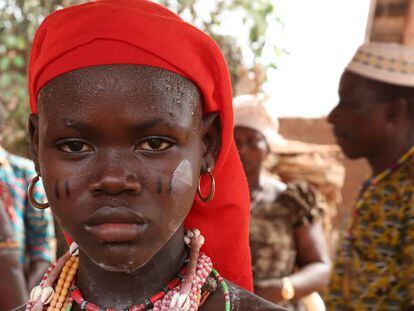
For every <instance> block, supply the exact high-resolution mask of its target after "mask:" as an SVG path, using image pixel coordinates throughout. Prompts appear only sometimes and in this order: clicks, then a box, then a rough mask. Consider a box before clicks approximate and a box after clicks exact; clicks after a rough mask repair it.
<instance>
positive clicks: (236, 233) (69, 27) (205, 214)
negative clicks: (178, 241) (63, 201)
mask: <svg viewBox="0 0 414 311" xmlns="http://www.w3.org/2000/svg"><path fill="white" fill-rule="evenodd" d="M105 64H139V65H147V66H155V67H160V68H163V69H166V70H169V71H172V72H175V73H177V74H180V75H182V76H184V77H186V78H188V79H190V80H192V81H193V82H194V83H195V84H197V86H198V87H199V89H200V91H201V93H202V95H203V98H204V113H208V112H213V111H218V112H219V114H220V117H221V122H222V147H221V150H220V153H219V156H218V160H217V163H216V167H215V169H214V172H213V174H214V177H215V180H216V193H215V196H214V199H213V200H212V201H211V202H210V203H208V204H204V203H202V202H201V201H200V200H199V199H198V197H197V196H196V198H195V200H194V205H193V208H192V210H191V211H190V214H189V215H188V217H187V219H186V222H185V225H186V227H188V228H199V229H200V230H201V232H202V233H203V235H204V236H205V238H206V243H205V245H204V248H203V250H204V251H205V252H206V253H207V254H208V255H209V256H210V257H211V258H212V260H213V263H214V265H215V267H216V268H217V269H218V271H220V273H221V274H222V275H223V276H224V277H226V278H227V279H228V280H230V281H232V282H234V283H236V284H238V285H240V286H242V287H244V288H246V289H248V290H252V276H251V266H250V251H249V246H248V226H249V217H250V216H249V204H250V203H249V195H248V187H247V182H246V179H245V176H244V173H243V170H242V166H241V163H240V160H239V157H238V154H237V149H236V147H235V143H234V140H233V111H232V92H231V85H230V79H229V74H228V70H227V66H226V62H225V60H224V58H223V55H222V54H221V52H220V50H219V48H218V47H217V45H216V43H215V42H214V41H213V40H212V39H210V38H209V37H208V36H207V35H205V34H204V33H203V32H201V31H200V30H198V29H197V28H195V27H193V26H191V25H189V24H188V23H186V22H184V21H183V20H181V18H179V17H178V16H177V15H175V14H174V13H172V12H171V11H169V10H167V9H166V8H164V7H162V6H160V5H158V4H155V3H153V2H150V1H146V0H117V1H110V0H101V1H96V2H90V3H87V4H83V5H79V6H74V7H70V8H66V9H63V10H59V11H56V12H54V13H52V14H51V15H49V16H48V17H47V18H46V19H45V21H44V22H43V23H42V25H41V26H40V27H39V29H38V31H37V33H36V36H35V39H34V42H33V47H32V51H31V56H30V65H29V90H30V108H31V111H32V112H33V113H36V111H37V94H38V92H39V90H40V88H41V87H42V86H43V85H45V84H46V83H47V82H48V81H50V80H52V79H53V78H56V77H57V76H59V75H62V74H64V73H66V72H70V71H73V70H76V69H80V68H84V67H89V66H97V65H105ZM206 181H208V180H207V179H206V180H203V183H202V189H204V192H203V193H207V192H208V189H207V188H208V187H209V183H208V182H206Z"/></svg>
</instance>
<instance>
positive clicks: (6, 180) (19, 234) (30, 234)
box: [0, 147, 55, 264]
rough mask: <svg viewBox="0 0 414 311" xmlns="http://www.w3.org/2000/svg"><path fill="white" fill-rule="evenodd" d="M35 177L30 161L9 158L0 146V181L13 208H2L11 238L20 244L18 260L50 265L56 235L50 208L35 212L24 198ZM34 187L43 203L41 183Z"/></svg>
mask: <svg viewBox="0 0 414 311" xmlns="http://www.w3.org/2000/svg"><path fill="white" fill-rule="evenodd" d="M35 175H36V173H35V170H34V165H33V163H32V162H31V161H30V160H28V159H25V158H22V157H18V156H15V155H12V154H10V153H8V152H7V151H5V150H4V149H2V148H1V147H0V181H1V182H2V185H6V186H7V187H8V190H9V191H10V194H11V197H12V201H13V202H12V204H13V206H12V209H10V208H9V207H7V206H6V207H5V208H6V209H7V211H8V214H9V217H10V221H11V225H12V228H13V231H14V234H15V235H14V238H15V239H16V241H17V242H18V243H19V250H20V260H21V262H22V263H24V264H27V263H28V262H30V261H35V260H44V261H48V262H51V261H52V260H53V259H54V253H53V252H52V245H53V243H54V242H55V241H54V237H55V234H54V226H53V218H52V215H51V212H50V209H46V210H38V209H36V208H34V207H33V206H31V205H30V203H29V201H28V198H27V186H28V184H29V182H30V180H31V179H32V178H33V177H34V176H35ZM36 186H37V187H35V191H34V197H35V199H36V200H38V201H39V202H43V201H46V197H45V194H44V190H43V187H42V186H41V182H38V184H37V185H36ZM0 193H1V188H0Z"/></svg>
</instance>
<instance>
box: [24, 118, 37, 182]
mask: <svg viewBox="0 0 414 311" xmlns="http://www.w3.org/2000/svg"><path fill="white" fill-rule="evenodd" d="M27 127H28V130H29V154H30V158H31V159H32V160H33V162H34V164H35V169H36V173H37V174H38V175H40V168H39V118H38V116H37V115H36V114H33V113H32V114H30V116H29V121H28V124H27Z"/></svg>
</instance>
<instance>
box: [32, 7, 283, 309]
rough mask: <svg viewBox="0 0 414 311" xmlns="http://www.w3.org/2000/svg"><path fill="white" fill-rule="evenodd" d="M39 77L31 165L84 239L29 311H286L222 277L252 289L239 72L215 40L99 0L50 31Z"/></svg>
mask: <svg viewBox="0 0 414 311" xmlns="http://www.w3.org/2000/svg"><path fill="white" fill-rule="evenodd" d="M29 75H30V77H29V80H30V81H29V84H30V85H29V87H30V95H31V110H32V114H31V115H30V120H29V130H30V138H31V152H32V157H33V159H34V161H35V163H36V169H37V172H38V174H39V176H40V175H41V176H42V179H43V182H44V186H45V189H46V193H47V197H48V200H49V202H48V205H50V207H51V208H52V210H53V212H54V213H55V215H56V217H57V219H58V220H59V221H60V223H61V225H62V227H63V228H64V229H65V231H66V232H67V233H68V234H69V235H70V236H71V238H72V239H73V240H74V241H75V242H76V243H72V245H71V250H70V252H69V253H68V254H66V255H65V256H63V257H62V258H61V259H60V260H59V261H58V262H57V263H56V264H55V265H54V266H52V268H51V269H50V271H49V272H48V273H47V275H45V277H44V279H43V281H42V283H41V284H40V285H39V286H38V287H35V289H34V290H33V291H32V293H31V301H30V303H29V304H28V306H27V308H28V309H29V310H30V309H35V310H41V309H43V308H46V307H47V308H48V310H68V309H71V308H72V309H73V310H79V309H86V310H102V309H111V310H112V309H116V310H118V309H119V310H121V309H122V310H125V309H128V310H149V309H154V310H197V309H200V310H220V309H221V310H224V309H226V310H230V305H232V306H233V307H232V308H233V309H234V310H237V309H239V310H254V309H256V310H275V309H277V307H275V306H274V305H272V304H271V303H269V302H267V301H265V300H262V299H260V298H258V297H257V296H254V295H252V294H250V293H248V292H247V291H244V290H242V289H241V288H239V287H238V286H236V285H233V284H231V283H229V282H226V281H225V280H224V279H223V278H222V277H221V276H220V275H219V274H218V272H217V270H218V271H220V273H222V274H223V276H224V277H226V278H228V279H230V280H231V281H233V282H235V283H237V284H240V285H241V286H244V287H246V288H251V279H250V278H251V275H250V273H251V271H250V267H249V261H250V257H249V251H248V192H247V185H246V184H245V182H243V173H242V168H241V164H240V162H239V160H238V157H237V152H236V148H235V145H234V142H233V139H232V111H231V88H230V83H229V76H228V72H227V68H226V65H225V61H224V59H223V56H222V55H221V53H220V51H219V49H218V48H217V46H216V45H215V43H214V42H213V41H212V40H211V39H210V38H209V37H207V36H206V35H205V34H203V33H202V32H200V31H199V30H197V29H195V28H194V27H192V26H190V25H189V24H187V23H185V22H183V21H182V20H181V19H180V18H179V17H177V16H176V15H175V14H173V13H171V12H170V11H168V10H166V9H165V8H163V7H161V6H159V5H157V4H154V3H152V2H149V1H145V0H136V1H133V0H129V1H125V0H124V1H109V0H107V1H97V2H91V3H88V4H85V5H80V6H75V7H71V8H68V9H64V10H60V11H57V12H55V13H53V14H51V15H50V16H49V17H48V18H47V19H46V20H45V21H44V22H43V24H42V25H41V26H40V28H39V30H38V31H37V34H36V37H35V40H34V43H33V48H32V52H31V59H30V68H29ZM35 182H36V180H34V181H33V184H34V183H35ZM216 185H217V186H216ZM38 206H39V207H40V208H43V207H46V206H47V205H43V204H39V205H38ZM184 222H185V227H187V228H197V229H194V230H190V231H185V230H184ZM198 229H200V231H201V234H200V231H199V230H198ZM185 232H186V233H185ZM204 242H205V244H204V247H203V252H200V247H201V246H202V245H203V243H204ZM204 252H205V253H204ZM215 268H217V270H215ZM257 308H258V309H257Z"/></svg>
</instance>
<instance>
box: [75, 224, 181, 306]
mask: <svg viewBox="0 0 414 311" xmlns="http://www.w3.org/2000/svg"><path fill="white" fill-rule="evenodd" d="M79 256H80V257H79V261H80V264H79V270H78V274H77V278H78V287H79V289H80V291H81V292H82V294H83V297H84V298H85V299H86V300H87V301H90V302H92V303H94V304H96V305H99V306H101V307H104V308H108V307H111V308H117V309H122V310H123V309H126V308H128V307H130V306H132V305H135V304H138V303H142V302H143V301H144V299H145V298H146V297H150V296H152V295H154V294H156V293H157V292H159V291H160V290H161V289H162V288H163V287H165V286H166V285H167V284H168V283H169V282H170V281H171V280H172V279H174V278H175V277H176V276H177V275H178V273H179V272H180V270H181V268H182V267H183V265H184V260H185V247H184V230H183V228H182V227H181V228H180V229H178V230H177V232H176V233H175V234H174V235H173V237H172V238H171V239H170V240H169V241H168V242H167V244H166V245H164V246H163V248H162V249H161V250H160V251H159V252H158V253H157V254H156V255H155V256H154V257H153V258H152V259H151V260H150V261H149V262H148V263H147V264H145V265H144V266H143V267H141V268H139V269H138V270H137V271H135V272H133V273H125V272H110V271H106V270H103V269H102V268H100V267H99V266H97V265H96V264H95V263H93V262H92V261H91V260H90V259H89V258H88V257H87V255H86V254H84V253H82V252H80V254H79Z"/></svg>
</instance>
